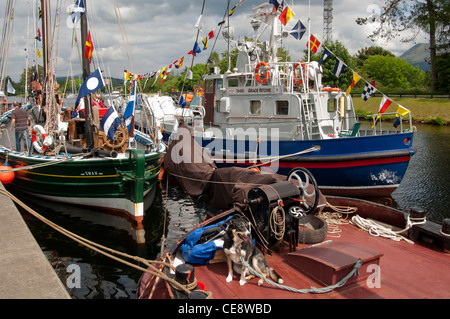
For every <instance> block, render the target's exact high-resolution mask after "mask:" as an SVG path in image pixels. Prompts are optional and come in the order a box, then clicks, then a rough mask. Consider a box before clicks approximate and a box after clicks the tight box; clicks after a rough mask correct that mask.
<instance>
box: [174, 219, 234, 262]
mask: <svg viewBox="0 0 450 319" xmlns="http://www.w3.org/2000/svg"><path fill="white" fill-rule="evenodd" d="M231 217H232V216H230V217H228V218H227V220H229V219H230V218H231ZM227 220H225V221H221V222H219V223H217V224H214V225H210V226H206V227H202V228H198V229H196V230H194V231H192V232H191V233H190V234H189V235H188V236H187V237H186V238H185V240H184V241H183V243H182V244H181V246H180V250H181V253H182V256H183V258H184V260H185V261H186V262H187V263H191V264H202V265H203V264H208V263H209V261H210V260H211V259H214V257H215V255H216V251H217V249H223V247H220V246H219V245H217V242H216V241H215V239H216V237H217V238H218V236H220V234H221V232H222V231H223V230H224V229H225V226H224V224H225V222H226V221H227Z"/></svg>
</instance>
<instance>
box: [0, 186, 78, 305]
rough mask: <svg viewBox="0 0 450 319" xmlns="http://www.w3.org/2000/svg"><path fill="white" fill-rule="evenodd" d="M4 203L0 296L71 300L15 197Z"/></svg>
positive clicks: (0, 219) (0, 221) (0, 215)
mask: <svg viewBox="0 0 450 319" xmlns="http://www.w3.org/2000/svg"><path fill="white" fill-rule="evenodd" d="M0 188H1V189H4V186H3V184H2V183H0ZM0 203H1V206H2V207H1V209H0V299H70V296H69V294H68V292H67V290H66V288H65V287H64V285H63V283H62V282H61V281H60V279H59V278H58V276H57V275H56V273H55V271H54V270H53V268H52V266H51V265H50V263H49V261H48V260H47V258H46V257H45V255H44V253H43V252H42V250H41V248H40V247H39V245H38V243H37V242H36V240H35V239H34V237H33V235H32V234H31V232H30V230H29V229H28V227H27V225H26V224H25V221H24V220H23V219H22V216H21V215H20V213H19V211H18V210H17V207H16V206H15V205H14V203H13V202H12V200H11V199H10V198H8V197H6V196H4V195H1V194H0Z"/></svg>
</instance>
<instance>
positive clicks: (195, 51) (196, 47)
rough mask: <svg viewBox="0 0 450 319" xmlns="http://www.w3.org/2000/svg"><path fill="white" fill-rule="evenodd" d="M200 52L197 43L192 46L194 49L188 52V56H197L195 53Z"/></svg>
mask: <svg viewBox="0 0 450 319" xmlns="http://www.w3.org/2000/svg"><path fill="white" fill-rule="evenodd" d="M201 52H202V50H201V49H200V46H199V45H198V43H197V42H195V44H194V48H193V49H192V50H191V51H189V52H188V54H192V55H193V56H197V53H201Z"/></svg>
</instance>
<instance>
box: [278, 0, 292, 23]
mask: <svg viewBox="0 0 450 319" xmlns="http://www.w3.org/2000/svg"><path fill="white" fill-rule="evenodd" d="M275 2H276V0H275ZM294 15H295V14H294V12H293V11H292V10H291V8H289V6H286V8H284V10H283V12H281V14H280V16H279V17H278V19H280V21H281V23H282V24H283V25H286V24H287V23H288V22H289V21H290V20H291V19H292V18H293V17H294Z"/></svg>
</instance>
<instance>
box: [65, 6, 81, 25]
mask: <svg viewBox="0 0 450 319" xmlns="http://www.w3.org/2000/svg"><path fill="white" fill-rule="evenodd" d="M67 12H68V13H69V17H68V18H67V21H66V24H67V27H69V28H70V29H73V28H75V26H76V25H77V24H78V22H79V21H80V20H81V16H82V15H83V14H84V12H85V7H84V0H77V1H76V2H75V4H71V5H69V6H68V7H67Z"/></svg>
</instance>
